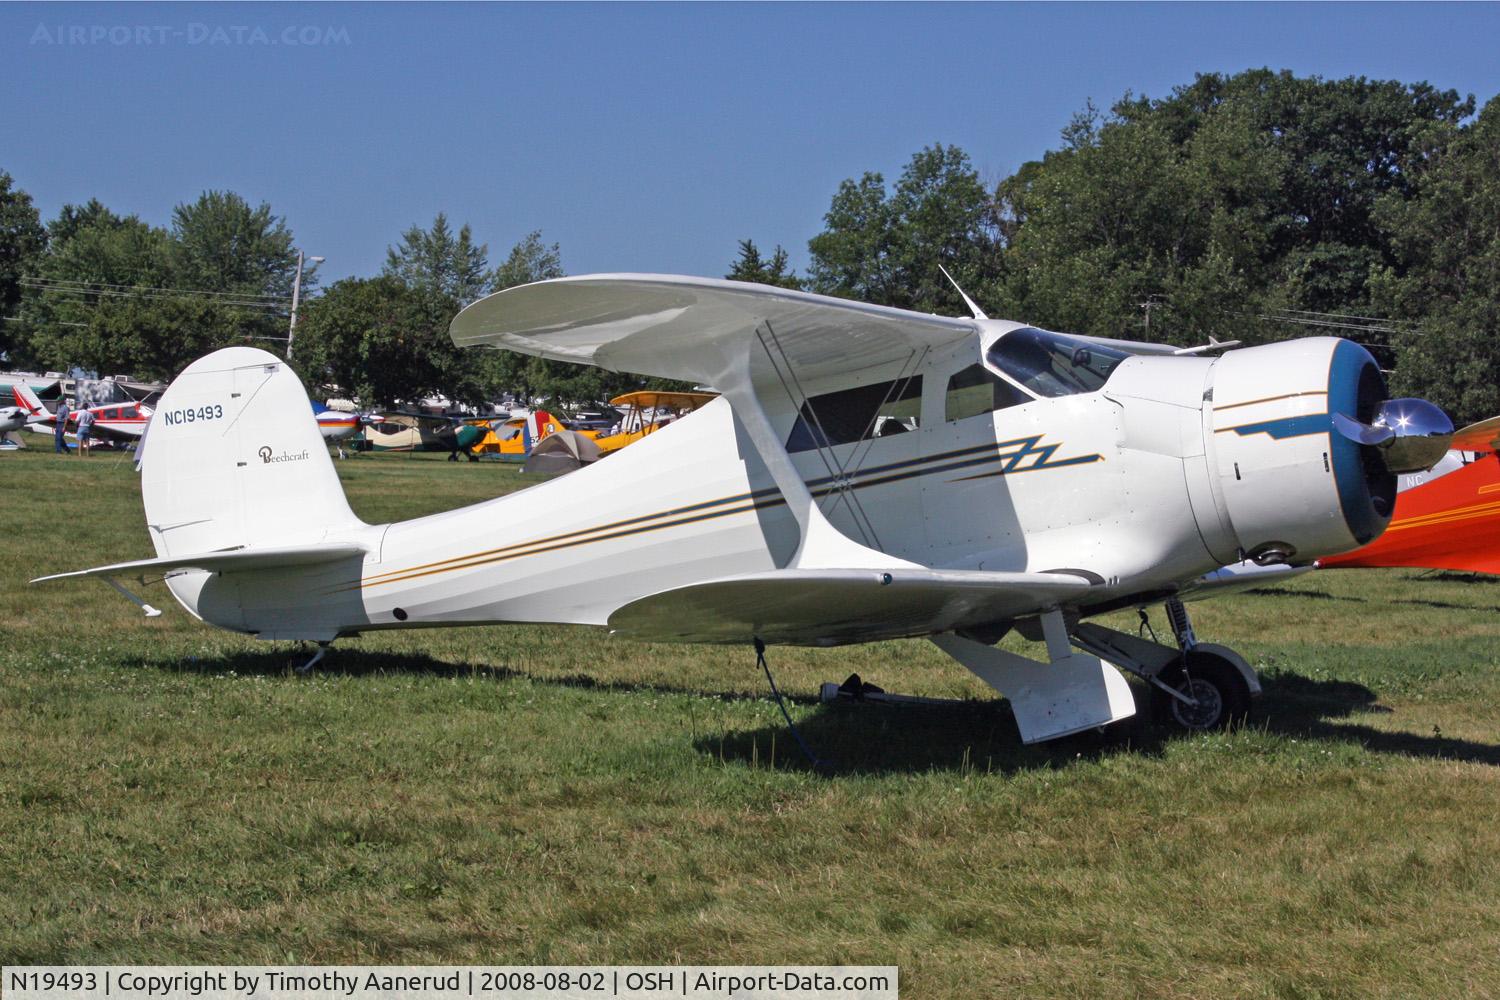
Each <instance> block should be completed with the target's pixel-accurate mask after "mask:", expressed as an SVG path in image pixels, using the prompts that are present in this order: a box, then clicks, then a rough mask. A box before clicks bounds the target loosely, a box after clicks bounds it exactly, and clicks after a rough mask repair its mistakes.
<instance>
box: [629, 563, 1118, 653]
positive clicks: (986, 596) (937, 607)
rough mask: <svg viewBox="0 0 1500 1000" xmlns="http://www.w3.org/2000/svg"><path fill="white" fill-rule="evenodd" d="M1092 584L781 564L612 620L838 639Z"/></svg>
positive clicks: (707, 634) (659, 628)
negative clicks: (810, 567)
mask: <svg viewBox="0 0 1500 1000" xmlns="http://www.w3.org/2000/svg"><path fill="white" fill-rule="evenodd" d="M1090 586H1091V584H1090V583H1089V581H1088V580H1085V579H1083V578H1082V577H1078V576H1071V575H1068V574H1064V573H986V572H978V571H969V570H928V569H909V568H903V567H900V566H893V567H892V568H891V569H890V570H888V571H881V570H878V569H876V570H871V569H782V570H772V571H770V572H766V573H752V574H747V575H744V576H734V577H726V578H724V579H720V580H711V581H709V582H707V583H697V584H692V585H690V586H687V587H678V588H677V589H675V590H666V591H662V592H661V593H659V594H652V595H650V596H648V597H643V598H641V599H639V600H636V601H632V602H631V603H629V604H627V605H625V606H624V607H622V608H620V609H619V610H617V611H616V612H615V613H614V614H612V615H610V616H609V627H610V629H611V630H612V631H614V632H616V633H618V634H621V635H625V636H629V637H630V638H632V639H649V640H657V641H662V642H719V643H748V642H750V641H751V640H752V639H761V640H763V641H765V642H769V643H790V644H793V645H804V646H833V645H839V644H842V643H849V642H871V641H874V640H877V639H897V638H902V637H906V636H914V635H931V634H934V633H937V632H947V631H951V630H953V629H962V628H968V627H971V626H976V625H984V624H989V623H991V622H996V621H1003V620H1006V619H1011V618H1020V617H1025V616H1028V615H1034V614H1037V613H1038V612H1040V611H1042V610H1044V609H1046V608H1048V607H1054V606H1056V605H1057V604H1058V603H1060V602H1063V601H1068V600H1071V599H1073V598H1075V597H1078V596H1080V595H1082V594H1084V593H1085V592H1086V591H1088V589H1089V587H1090Z"/></svg>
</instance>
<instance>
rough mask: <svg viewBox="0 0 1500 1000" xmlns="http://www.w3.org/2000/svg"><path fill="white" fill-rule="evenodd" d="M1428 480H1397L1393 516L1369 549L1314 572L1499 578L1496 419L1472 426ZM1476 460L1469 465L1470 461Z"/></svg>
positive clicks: (1321, 564)
mask: <svg viewBox="0 0 1500 1000" xmlns="http://www.w3.org/2000/svg"><path fill="white" fill-rule="evenodd" d="M1453 444H1454V446H1455V447H1454V450H1453V451H1450V452H1449V453H1448V455H1447V456H1446V457H1445V458H1444V459H1443V461H1442V462H1440V463H1439V464H1438V465H1437V466H1435V467H1434V468H1433V470H1432V471H1433V473H1438V474H1437V475H1434V476H1432V477H1431V478H1425V479H1424V478H1422V477H1417V476H1413V477H1410V478H1412V479H1414V480H1416V481H1414V482H1412V483H1410V485H1408V484H1407V483H1406V482H1405V480H1407V479H1408V478H1409V477H1406V476H1402V477H1401V478H1402V480H1403V483H1402V489H1401V493H1400V495H1399V496H1398V497H1397V498H1396V512H1395V515H1394V516H1393V517H1392V519H1391V523H1390V526H1389V527H1387V528H1386V530H1385V534H1383V535H1381V536H1380V537H1379V538H1377V539H1376V540H1375V541H1373V542H1371V543H1370V544H1369V545H1366V546H1363V547H1361V548H1358V549H1355V550H1354V551H1353V552H1346V553H1343V554H1342V555H1333V556H1325V557H1324V558H1322V559H1319V560H1318V568H1319V569H1353V568H1356V567H1377V566H1410V567H1413V568H1418V569H1451V570H1457V571H1459V572H1467V573H1495V574H1500V453H1497V449H1500V417H1491V418H1490V419H1489V420H1485V421H1481V422H1480V423H1477V424H1471V425H1469V426H1468V427H1465V428H1464V429H1463V430H1461V431H1459V432H1458V433H1457V434H1455V435H1454V437H1453ZM1471 455H1473V456H1476V457H1474V459H1473V460H1472V461H1466V459H1468V458H1469V456H1471Z"/></svg>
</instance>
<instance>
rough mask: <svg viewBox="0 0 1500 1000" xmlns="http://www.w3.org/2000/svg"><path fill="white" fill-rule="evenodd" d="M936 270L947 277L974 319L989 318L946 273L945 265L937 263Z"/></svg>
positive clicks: (951, 276)
mask: <svg viewBox="0 0 1500 1000" xmlns="http://www.w3.org/2000/svg"><path fill="white" fill-rule="evenodd" d="M938 270H939V271H942V272H943V277H945V278H947V279H948V280H949V282H951V283H952V285H953V287H954V288H955V289H957V291H958V294H959V297H960V298H962V299H963V300H964V305H966V306H968V307H969V312H971V313H973V314H974V318H975V319H989V317H988V316H986V315H985V314H984V310H983V309H981V308H979V307H978V306H976V305H975V304H974V300H973V299H971V298H969V296H968V294H967V293H966V292H965V291H964V290H963V289H962V288H959V287H958V282H956V281H954V280H953V275H951V274H949V273H948V269H947V268H946V267H944V266H943V265H941V264H939V265H938Z"/></svg>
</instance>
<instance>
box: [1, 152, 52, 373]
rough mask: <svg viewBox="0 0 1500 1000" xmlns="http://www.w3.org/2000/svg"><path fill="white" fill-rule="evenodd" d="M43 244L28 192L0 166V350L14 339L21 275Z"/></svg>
mask: <svg viewBox="0 0 1500 1000" xmlns="http://www.w3.org/2000/svg"><path fill="white" fill-rule="evenodd" d="M46 247H47V231H46V230H45V229H43V228H42V222H41V217H40V216H39V215H38V214H37V210H36V206H34V205H33V204H32V203H31V195H29V194H27V193H26V192H25V191H22V190H21V189H20V188H18V187H16V186H15V182H14V180H13V179H12V178H11V176H10V174H8V173H6V172H5V171H3V170H0V353H9V351H10V350H11V348H12V346H13V345H14V343H15V339H13V338H16V334H18V333H20V331H19V330H15V331H13V330H12V329H11V328H12V327H14V326H15V324H14V323H12V322H10V320H12V319H14V318H15V315H14V314H15V311H16V306H17V305H18V304H19V303H20V301H21V279H22V278H23V277H25V276H26V275H27V274H29V273H30V272H31V270H32V269H33V268H34V267H35V266H36V262H37V258H39V257H40V256H41V255H42V252H43V251H44V250H45V249H46Z"/></svg>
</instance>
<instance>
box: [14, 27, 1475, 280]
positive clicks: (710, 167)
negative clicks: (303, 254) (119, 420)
mask: <svg viewBox="0 0 1500 1000" xmlns="http://www.w3.org/2000/svg"><path fill="white" fill-rule="evenodd" d="M1497 40H1500V5H1497V4H1455V5H1443V4H1420V5H1402V4H1373V5H1364V4H1321V5H1301V4H1207V5H1193V4H1145V5H1127V4H1110V5H1094V4H1082V3H1079V4H1049V5H1031V4H1001V5H980V4H966V5H941V4H931V5H906V4H883V5H861V4H852V3H851V4H830V5H817V6H803V5H794V4H778V5H714V6H696V5H687V4H674V5H630V4H619V5H610V6H594V5H588V4H570V5H561V6H552V5H540V4H538V5H517V6H510V5H507V6H481V5H454V6H443V5H427V6H406V5H398V4H390V5H370V6H366V5H360V4H344V5H301V4H298V5H293V4H285V5H261V4H243V5H213V6H208V5H204V6H199V5H193V4H180V5H153V4H138V5H113V4H102V5H72V4H69V5H53V4H5V5H0V169H4V170H7V171H9V172H10V173H11V174H12V175H13V176H14V177H15V178H16V181H17V183H18V184H19V185H20V186H21V187H22V188H24V189H25V190H27V191H29V192H30V193H31V194H32V196H33V197H34V198H35V199H36V202H37V204H38V206H39V208H40V209H41V211H42V212H43V215H44V217H46V218H51V217H52V216H54V215H55V214H56V213H57V210H58V209H59V208H60V207H61V206H62V205H63V204H64V203H65V202H70V201H71V202H81V201H85V200H87V199H88V198H89V197H91V196H93V197H98V198H100V199H101V200H103V201H104V202H105V203H106V204H107V205H109V206H110V207H111V208H114V209H115V210H117V211H122V212H134V213H137V214H139V215H140V216H141V217H143V218H145V219H147V220H148V221H151V222H153V223H158V224H165V223H166V222H167V221H168V220H169V218H170V213H171V210H172V206H173V205H174V204H176V203H178V202H181V201H188V200H192V199H193V198H195V197H196V196H197V195H198V193H199V192H200V191H203V190H205V189H208V188H227V189H231V190H234V191H238V192H240V193H241V194H243V195H245V196H246V197H247V198H249V199H251V200H252V201H256V202H258V201H262V200H264V201H268V202H270V204H271V206H272V208H273V210H274V211H276V212H277V213H278V214H279V215H282V216H284V217H285V218H286V220H287V222H288V224H289V225H290V226H291V227H292V229H293V231H294V232H295V233H296V235H297V238H298V242H299V244H300V245H301V246H303V247H305V248H306V249H307V250H308V252H309V253H313V254H321V255H324V256H326V257H327V258H328V262H327V264H326V265H325V266H324V269H323V277H324V280H325V282H326V281H327V280H329V279H332V278H337V277H342V276H345V275H349V274H358V275H364V274H373V273H375V272H376V271H378V270H379V267H380V265H381V263H382V262H383V260H384V255H385V248H386V246H387V245H388V244H390V243H392V242H394V241H395V240H396V239H397V238H398V236H399V234H400V232H401V231H402V230H403V229H405V228H406V227H407V226H409V225H411V224H412V223H421V224H424V225H425V224H427V223H428V222H430V221H431V219H432V217H433V215H434V214H435V213H437V212H438V211H440V210H441V211H446V212H447V213H448V215H449V217H450V218H451V219H454V220H456V221H467V222H469V223H471V224H472V225H473V227H474V230H475V233H476V235H477V236H478V237H479V238H480V239H481V240H483V241H486V242H488V243H489V245H490V255H491V259H492V261H495V260H498V258H500V257H501V256H503V254H504V252H505V251H506V250H508V249H509V247H510V246H511V245H512V244H513V243H514V242H515V241H516V240H517V239H519V238H520V237H521V236H523V235H524V234H525V233H526V232H527V231H529V230H532V229H541V230H542V231H543V234H544V236H545V237H546V239H547V240H549V241H557V242H559V243H560V244H561V245H562V251H563V261H564V264H565V266H566V267H567V268H568V270H569V271H570V272H571V273H585V272H589V271H611V270H629V271H670V272H684V273H690V274H708V275H717V274H722V273H723V271H724V269H725V268H726V267H727V266H728V264H729V262H730V261H731V259H732V258H733V257H734V254H735V248H736V241H737V240H739V239H741V238H744V237H749V238H753V239H755V240H756V241H757V242H758V243H760V244H761V245H762V246H764V247H767V248H769V247H770V246H771V245H773V244H776V243H781V244H783V245H785V246H786V247H787V249H788V250H789V251H790V252H791V254H792V257H793V261H794V262H795V263H796V264H797V265H798V266H799V267H801V266H804V265H805V263H806V258H807V252H806V245H807V240H808V238H809V237H811V236H813V235H815V234H816V233H817V232H818V231H819V230H820V229H821V224H822V216H823V213H824V212H825V211H826V210H827V208H828V203H829V199H830V198H831V197H832V195H833V192H834V190H835V188H836V187H837V185H838V183H839V181H841V180H842V179H844V178H846V177H856V176H858V175H859V174H861V173H862V172H863V171H865V170H878V171H882V172H883V173H885V175H886V176H887V178H888V179H889V178H894V177H895V176H896V175H897V174H898V173H899V172H900V170H901V167H902V166H903V164H905V162H906V161H907V160H908V159H909V158H910V156H911V154H912V153H913V152H914V151H916V150H917V149H919V148H920V147H922V146H923V145H926V144H929V143H933V142H943V143H953V144H956V145H958V146H961V147H962V148H963V149H965V150H967V151H968V153H969V154H970V156H971V157H972V158H973V160H974V162H975V164H976V166H978V167H979V169H980V170H981V171H982V172H983V174H984V175H985V176H986V177H987V178H988V179H990V180H992V181H993V180H998V179H1000V178H1002V177H1004V176H1005V175H1007V174H1008V173H1010V172H1011V171H1013V170H1014V169H1015V168H1016V167H1017V166H1018V165H1019V164H1021V163H1023V162H1025V161H1026V160H1029V159H1034V158H1037V157H1039V156H1040V155H1041V154H1042V153H1043V152H1044V151H1046V150H1047V149H1049V148H1053V147H1055V146H1056V145H1057V143H1058V138H1057V137H1058V132H1059V130H1060V129H1061V128H1062V127H1063V126H1064V125H1065V124H1066V123H1067V121H1068V119H1069V117H1070V116H1071V115H1072V114H1073V113H1074V112H1075V111H1077V110H1078V109H1080V108H1081V107H1082V106H1083V105H1084V102H1085V101H1086V100H1089V99H1092V100H1093V101H1094V102H1095V103H1096V104H1098V105H1099V106H1101V107H1107V106H1108V105H1109V104H1111V103H1112V102H1113V101H1114V100H1115V99H1117V98H1118V97H1120V96H1121V95H1122V94H1124V93H1125V92H1126V91H1127V90H1129V91H1134V92H1135V93H1138V94H1147V95H1151V96H1159V95H1163V94H1165V93H1167V92H1168V91H1170V90H1171V88H1172V87H1173V86H1176V85H1178V84H1182V83H1186V82H1190V81H1191V80H1192V78H1193V74H1194V73H1195V72H1201V71H1225V72H1236V71H1238V70H1242V69H1246V68H1249V67H1258V66H1271V67H1273V68H1277V69H1280V68H1288V69H1291V70H1293V71H1295V72H1297V73H1299V74H1318V75H1321V76H1325V77H1342V76H1349V75H1364V76H1369V77H1374V78H1394V79H1399V80H1403V81H1416V80H1428V81H1430V82H1432V83H1433V84H1436V85H1438V86H1441V87H1445V88H1446V87H1451V88H1454V89H1457V90H1458V91H1460V92H1461V93H1464V94H1468V93H1472V94H1474V95H1475V97H1476V98H1477V100H1478V101H1479V103H1480V104H1483V103H1484V101H1486V100H1488V99H1489V98H1490V97H1493V96H1494V95H1495V94H1496V93H1500V55H1497V51H1500V50H1497V48H1496V45H1497ZM293 43H299V44H293Z"/></svg>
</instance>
